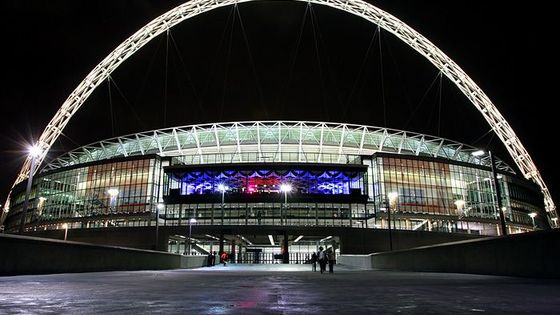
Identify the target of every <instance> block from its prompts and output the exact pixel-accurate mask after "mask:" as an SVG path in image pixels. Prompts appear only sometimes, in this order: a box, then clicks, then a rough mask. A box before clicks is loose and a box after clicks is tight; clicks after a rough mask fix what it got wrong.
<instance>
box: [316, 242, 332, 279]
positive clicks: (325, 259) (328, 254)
mask: <svg viewBox="0 0 560 315" xmlns="http://www.w3.org/2000/svg"><path fill="white" fill-rule="evenodd" d="M335 260H336V257H335V255H334V252H333V250H332V248H328V249H327V250H323V247H322V246H321V247H319V252H317V253H313V254H312V255H311V268H312V269H311V270H313V271H317V263H319V268H320V269H321V273H323V272H326V269H327V264H328V265H329V273H333V272H334V271H333V268H334V263H335Z"/></svg>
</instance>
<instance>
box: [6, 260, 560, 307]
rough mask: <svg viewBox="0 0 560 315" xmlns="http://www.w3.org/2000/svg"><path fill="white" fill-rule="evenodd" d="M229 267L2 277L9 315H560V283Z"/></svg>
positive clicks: (345, 270)
mask: <svg viewBox="0 0 560 315" xmlns="http://www.w3.org/2000/svg"><path fill="white" fill-rule="evenodd" d="M310 269H311V267H310V265H254V266H251V265H228V266H226V267H223V266H215V267H213V268H199V269H192V270H169V271H118V272H98V273H81V274H56V275H40V276H17V277H0V314H29V313H32V314H36V313H57V314H58V313H63V314H99V313H109V314H139V313H162V314H170V313H173V314H350V313H352V314H374V313H377V314H454V315H455V314H473V313H486V314H559V313H560V281H559V280H542V279H526V278H512V277H499V276H481V275H469V274H443V273H413V272H388V271H361V270H352V269H349V268H344V267H342V266H340V265H339V266H335V273H334V274H323V275H321V274H319V273H318V272H316V273H313V272H311V271H310Z"/></svg>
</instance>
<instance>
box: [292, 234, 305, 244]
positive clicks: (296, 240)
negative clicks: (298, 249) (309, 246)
mask: <svg viewBox="0 0 560 315" xmlns="http://www.w3.org/2000/svg"><path fill="white" fill-rule="evenodd" d="M302 238H303V235H300V236H298V237H297V238H296V239H295V240H294V243H297V242H299V240H301V239H302Z"/></svg>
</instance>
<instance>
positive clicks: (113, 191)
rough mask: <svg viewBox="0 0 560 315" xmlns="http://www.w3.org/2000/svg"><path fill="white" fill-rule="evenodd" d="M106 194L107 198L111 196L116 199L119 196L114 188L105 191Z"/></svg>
mask: <svg viewBox="0 0 560 315" xmlns="http://www.w3.org/2000/svg"><path fill="white" fill-rule="evenodd" d="M107 193H108V194H109V196H111V197H116V196H118V195H119V190H118V189H116V188H109V189H108V190H107Z"/></svg>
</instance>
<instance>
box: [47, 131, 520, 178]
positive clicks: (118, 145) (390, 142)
mask: <svg viewBox="0 0 560 315" xmlns="http://www.w3.org/2000/svg"><path fill="white" fill-rule="evenodd" d="M475 151H478V149H477V148H475V147H472V146H469V145H466V144H463V143H459V142H455V141H451V140H448V139H444V138H439V137H434V136H429V135H423V134H418V133H413V132H408V131H402V130H395V129H388V128H381V127H372V126H362V125H352V124H342V123H324V122H309V121H246V122H228V123H214V124H201V125H189V126H182V127H173V128H165V129H158V130H152V131H146V132H140V133H135V134H130V135H126V136H121V137H116V138H111V139H107V140H102V141H99V142H96V143H92V144H89V145H85V146H82V147H80V148H77V149H75V150H73V151H70V152H68V153H65V154H63V155H61V156H59V157H57V158H55V159H54V160H52V161H50V163H48V164H47V165H45V167H43V168H42V170H41V171H42V172H45V171H51V170H55V169H59V168H63V167H68V166H73V165H78V164H83V163H88V162H95V161H102V160H107V159H112V158H116V157H128V156H140V155H147V154H157V155H160V156H191V157H193V159H191V160H189V161H188V162H187V163H190V164H204V163H225V162H232V163H234V162H246V161H247V157H249V154H253V156H252V159H253V160H256V161H257V162H259V161H261V162H275V161H282V156H283V154H282V153H288V152H289V153H292V154H296V155H297V161H301V162H306V161H313V162H322V160H321V159H322V157H326V156H329V158H328V161H326V158H323V159H325V161H324V162H329V163H332V162H337V161H338V162H339V163H344V160H343V159H342V160H339V159H341V158H342V157H343V156H346V155H356V156H357V155H371V154H374V153H376V152H385V153H393V154H401V155H413V156H428V157H434V158H443V159H448V160H451V161H457V162H465V163H470V164H476V165H483V166H490V160H489V158H488V156H487V155H483V156H478V157H477V156H473V155H472V153H473V152H475ZM255 153H257V155H255ZM284 156H285V155H284ZM333 156H338V158H333ZM216 157H218V158H216ZM496 164H497V168H498V169H499V170H502V171H507V172H510V173H515V172H514V170H513V169H512V168H511V167H510V166H509V165H507V164H506V163H504V162H503V161H501V160H497V161H496Z"/></svg>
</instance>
